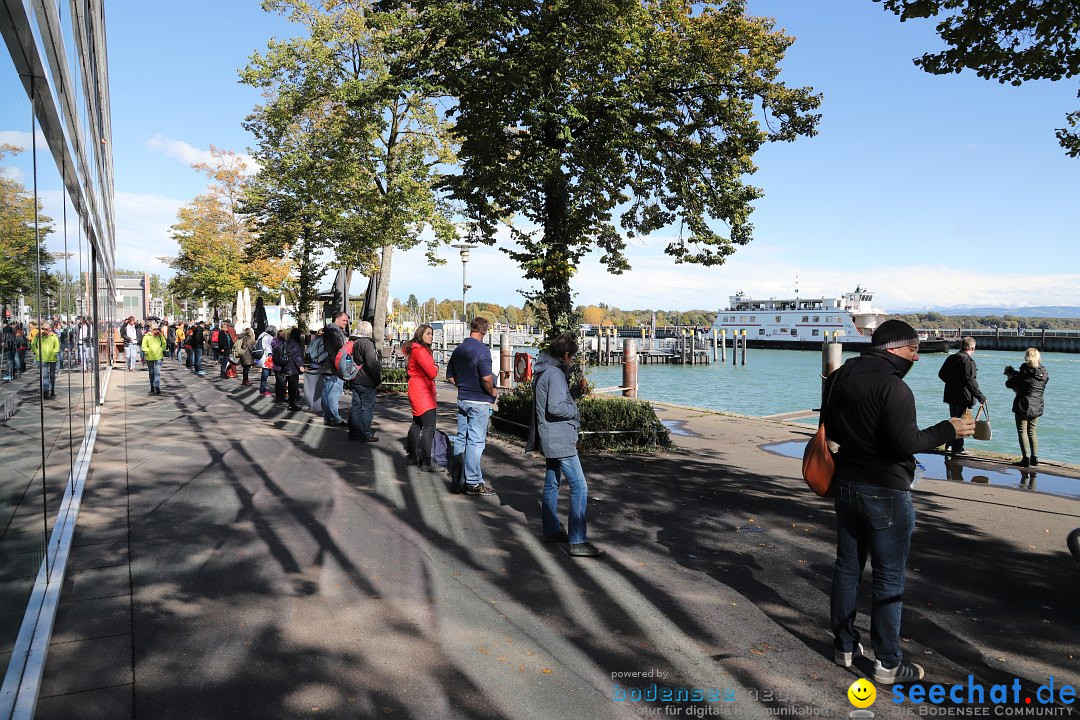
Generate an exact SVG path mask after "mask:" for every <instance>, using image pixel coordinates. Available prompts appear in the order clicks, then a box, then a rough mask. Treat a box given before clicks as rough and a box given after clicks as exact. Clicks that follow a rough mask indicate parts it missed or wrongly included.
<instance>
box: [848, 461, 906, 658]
mask: <svg viewBox="0 0 1080 720" xmlns="http://www.w3.org/2000/svg"><path fill="white" fill-rule="evenodd" d="M834 487H835V488H836V498H835V504H836V567H835V569H834V571H833V584H832V630H833V638H834V640H833V645H834V649H836V650H841V651H843V652H851V651H852V649H853V648H854V647H855V644H856V643H858V642H859V633H858V631H856V630H855V614H856V600H857V597H858V594H859V580H860V578H861V576H862V570H863V567H864V566H865V565H866V556H867V553H869V555H870V563H871V565H872V566H873V573H874V574H873V578H874V584H873V602H872V604H871V608H872V609H871V611H870V642H871V645H872V646H873V648H874V655H875V656H876V657H877V659H878V660H880V661H881V663H882V664H883V665H884V666H885V667H896V665H898V664H899V663H900V660H901V658H902V653H901V651H900V614H901V611H902V610H903V607H904V571H905V567H906V565H907V559H908V552H909V551H910V550H911V533H912V531H913V530H914V529H915V506H914V505H912V503H911V493H910V492H908V491H906V490H890V489H888V488H882V487H878V486H876V485H869V484H867V483H858V482H847V481H844V480H838V481H836V482H835V484H834Z"/></svg>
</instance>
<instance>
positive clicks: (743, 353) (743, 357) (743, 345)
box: [742, 330, 746, 365]
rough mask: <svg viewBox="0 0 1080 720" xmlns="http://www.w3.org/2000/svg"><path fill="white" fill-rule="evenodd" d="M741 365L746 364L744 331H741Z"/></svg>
mask: <svg viewBox="0 0 1080 720" xmlns="http://www.w3.org/2000/svg"><path fill="white" fill-rule="evenodd" d="M742 364H743V365H745V364H746V331H745V330H743V331H742Z"/></svg>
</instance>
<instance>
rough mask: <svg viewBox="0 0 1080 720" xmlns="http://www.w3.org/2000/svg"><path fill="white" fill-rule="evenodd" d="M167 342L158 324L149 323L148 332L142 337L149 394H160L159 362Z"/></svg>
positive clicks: (161, 360)
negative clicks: (148, 380)
mask: <svg viewBox="0 0 1080 720" xmlns="http://www.w3.org/2000/svg"><path fill="white" fill-rule="evenodd" d="M168 344H169V342H168V340H166V339H165V335H164V334H163V333H162V332H161V328H160V327H159V326H158V324H157V323H150V332H148V333H146V334H145V335H143V337H142V351H143V356H144V357H145V358H146V369H147V370H149V373H148V374H149V375H150V394H151V395H160V394H161V364H162V362H164V358H165V348H166V347H167V346H168Z"/></svg>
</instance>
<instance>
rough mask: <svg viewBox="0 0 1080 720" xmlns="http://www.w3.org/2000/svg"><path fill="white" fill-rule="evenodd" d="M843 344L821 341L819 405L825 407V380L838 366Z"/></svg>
mask: <svg viewBox="0 0 1080 720" xmlns="http://www.w3.org/2000/svg"><path fill="white" fill-rule="evenodd" d="M843 350H844V346H843V345H841V344H840V343H837V342H832V343H830V342H823V343H821V406H822V407H825V381H826V379H827V378H828V377H829V376H830V375H832V374H833V372H834V371H835V370H836V369H837V368H838V367H840V363H841V361H842V355H841V353H842V352H843Z"/></svg>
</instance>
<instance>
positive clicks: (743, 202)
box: [419, 0, 820, 334]
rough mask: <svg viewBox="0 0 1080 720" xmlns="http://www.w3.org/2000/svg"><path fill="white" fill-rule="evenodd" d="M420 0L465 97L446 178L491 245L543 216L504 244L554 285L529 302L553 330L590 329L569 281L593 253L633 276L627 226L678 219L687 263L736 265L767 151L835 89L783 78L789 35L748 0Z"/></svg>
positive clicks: (679, 249)
mask: <svg viewBox="0 0 1080 720" xmlns="http://www.w3.org/2000/svg"><path fill="white" fill-rule="evenodd" d="M419 6H420V7H422V8H423V14H422V20H423V25H424V26H425V27H426V28H427V29H428V32H429V34H428V38H427V42H426V43H425V45H424V50H425V51H426V53H427V56H428V57H430V58H431V59H430V63H429V64H428V66H427V69H428V71H429V75H428V76H427V77H433V78H435V79H436V82H438V83H440V84H442V85H444V86H445V87H447V88H448V90H449V91H450V95H451V96H452V97H454V98H455V99H456V105H455V106H454V107H453V108H452V110H451V111H450V112H451V115H452V116H453V117H454V118H455V119H456V124H455V127H454V131H455V133H456V134H457V136H458V137H459V138H460V140H461V146H460V149H459V152H458V156H459V159H460V161H461V164H462V171H461V173H460V174H459V175H455V176H452V177H450V178H448V187H450V188H451V190H452V192H453V195H454V197H455V198H456V199H458V200H459V201H461V202H462V203H463V204H464V206H465V208H466V212H467V214H468V219H469V221H470V223H471V227H470V229H471V234H472V236H473V237H475V238H476V239H477V240H479V241H482V242H487V243H489V244H491V243H493V242H494V236H495V230H496V226H497V224H498V223H499V222H503V221H507V222H509V221H511V220H512V219H513V218H515V217H523V218H524V219H525V220H526V221H528V223H530V224H532V225H533V226H535V227H537V228H539V229H538V230H528V229H522V228H519V227H517V226H513V227H512V233H513V237H514V239H515V240H516V243H517V245H516V247H515V248H506V251H507V252H508V253H509V255H510V256H511V257H512V258H514V260H516V261H517V262H518V263H519V264H520V265H521V267H522V269H523V271H524V276H525V278H527V279H530V280H536V281H539V282H540V284H541V289H540V291H539V292H538V293H537V294H536V295H534V296H527V297H530V299H531V300H533V301H534V302H535V303H536V304H538V305H540V306H543V307H545V308H546V311H545V312H546V320H547V322H546V326H547V331H548V333H549V334H553V333H558V332H564V331H567V330H571V329H573V328H574V327H576V324H577V318H576V317H575V316H574V312H573V306H572V293H571V288H570V283H571V280H572V278H573V277H574V274H575V273H576V271H577V267H578V265H579V263H580V261H581V259H582V257H583V256H584V254H585V253H586V252H587V251H589V250H592V249H594V248H596V249H598V250H600V251H601V253H602V257H601V258H600V261H601V262H602V263H603V264H604V265H605V266H606V267H607V269H608V271H609V272H612V273H621V272H622V271H624V270H626V269H628V267H629V264H628V262H627V260H626V257H625V255H624V250H625V247H626V241H627V237H634V236H636V235H647V234H650V233H653V232H655V231H657V230H660V229H662V228H664V227H668V226H671V225H673V224H675V223H678V225H679V228H680V230H679V237H678V239H677V240H675V241H674V242H672V243H670V244H669V245H668V246H667V248H666V252H667V253H668V254H669V255H671V256H672V257H674V258H675V261H676V262H693V263H700V264H704V265H719V264H721V263H723V262H724V260H725V259H726V258H727V257H728V256H729V255H731V254H732V253H733V252H734V251H735V249H736V247H737V246H739V245H743V244H745V243H747V242H749V240H750V238H751V232H752V225H751V224H750V222H749V216H750V213H751V212H752V209H753V208H752V207H751V203H752V202H753V201H754V200H755V199H757V198H759V197H760V196H761V194H762V193H761V191H760V190H759V189H757V188H755V187H752V186H750V185H748V184H746V182H745V181H744V178H745V177H746V176H747V175H749V174H751V173H753V172H754V171H755V170H756V167H755V165H754V163H753V156H754V153H755V152H757V150H758V149H759V148H761V146H762V145H764V144H765V143H767V142H770V141H791V140H795V139H796V138H797V137H799V136H801V135H807V136H808V135H813V134H814V132H815V130H814V128H815V126H816V124H817V121H818V116H817V115H813V114H810V111H812V110H813V109H815V108H817V107H818V105H819V104H820V97H819V96H817V95H815V94H813V92H812V91H811V90H810V89H807V88H800V89H791V88H788V87H786V86H785V85H784V84H783V83H782V82H779V81H778V80H777V77H778V74H779V63H780V60H781V59H782V58H783V55H784V52H785V51H786V49H787V48H788V47H789V46H790V45H791V43H792V42H793V41H792V39H791V38H789V37H787V36H785V35H784V34H783V33H781V32H778V31H774V30H773V25H772V22H771V21H770V20H765V19H760V18H753V17H747V16H746V15H745V2H744V1H743V0H733V1H731V2H725V3H721V4H711V3H702V4H698V3H695V4H691V3H689V2H678V1H667V0H595V1H594V2H590V3H589V4H588V6H587V7H583V6H582V3H580V2H573V1H572V0H546V1H545V0H531V1H530V0H525V1H524V2H519V3H515V4H512V5H509V6H507V4H506V3H503V2H494V1H492V0H480V1H473V2H467V1H465V0H456V1H455V0H449V1H448V0H420V3H419ZM617 209H618V210H620V213H619V214H618V217H616V216H615V214H616V210H617ZM715 220H719V221H721V222H723V223H725V224H726V226H727V227H726V230H725V231H717V230H715V229H714V228H713V225H712V224H710V221H715ZM684 233H685V234H684Z"/></svg>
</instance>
